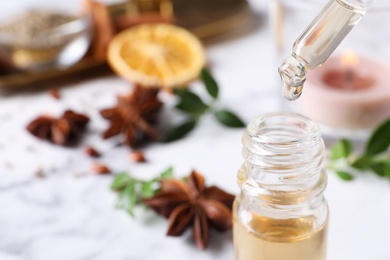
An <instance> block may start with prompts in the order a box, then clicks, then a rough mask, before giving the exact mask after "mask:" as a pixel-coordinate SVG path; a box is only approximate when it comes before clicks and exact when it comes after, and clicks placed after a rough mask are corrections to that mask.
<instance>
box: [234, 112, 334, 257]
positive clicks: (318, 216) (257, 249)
mask: <svg viewBox="0 0 390 260" xmlns="http://www.w3.org/2000/svg"><path fill="white" fill-rule="evenodd" d="M243 144H244V148H243V156H244V158H245V163H244V164H243V166H242V167H241V169H240V170H239V172H238V185H239V186H240V189H241V193H240V194H239V195H238V196H237V198H236V200H235V203H234V209H233V215H234V218H233V237H234V247H235V259H236V260H324V259H326V226H327V222H328V207H327V203H326V200H325V198H324V196H323V191H324V189H325V187H326V184H327V176H326V174H325V171H324V169H323V160H324V153H325V147H324V143H323V141H322V138H321V135H320V132H319V127H318V125H317V124H316V123H315V122H313V121H311V120H310V119H309V118H306V117H304V116H302V115H299V114H294V113H270V114H265V115H263V116H260V117H258V118H257V119H255V120H254V121H252V122H251V123H250V124H249V126H248V127H247V129H246V132H245V133H244V135H243Z"/></svg>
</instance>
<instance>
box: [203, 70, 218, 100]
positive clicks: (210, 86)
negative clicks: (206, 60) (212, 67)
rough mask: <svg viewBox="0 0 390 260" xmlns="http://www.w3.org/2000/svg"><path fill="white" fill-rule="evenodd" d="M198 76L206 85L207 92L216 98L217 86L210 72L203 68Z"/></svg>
mask: <svg viewBox="0 0 390 260" xmlns="http://www.w3.org/2000/svg"><path fill="white" fill-rule="evenodd" d="M200 76H201V78H202V81H203V83H204V85H205V86H206V89H207V92H208V93H209V94H210V96H212V97H213V98H214V99H217V98H218V92H219V88H218V84H217V82H216V81H215V79H214V78H213V76H212V75H211V73H210V72H209V71H208V70H207V69H205V68H203V69H202V71H201V73H200Z"/></svg>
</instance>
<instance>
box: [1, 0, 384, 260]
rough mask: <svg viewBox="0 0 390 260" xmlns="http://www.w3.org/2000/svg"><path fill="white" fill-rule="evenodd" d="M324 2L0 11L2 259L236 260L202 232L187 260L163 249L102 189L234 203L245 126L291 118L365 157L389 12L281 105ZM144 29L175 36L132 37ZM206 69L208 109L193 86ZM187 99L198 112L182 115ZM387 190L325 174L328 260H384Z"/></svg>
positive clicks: (39, 2) (172, 240)
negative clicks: (163, 182) (186, 188)
mask: <svg viewBox="0 0 390 260" xmlns="http://www.w3.org/2000/svg"><path fill="white" fill-rule="evenodd" d="M325 3H326V1H323V0H262V1H261V0H170V1H169V0H160V1H158V0H134V1H131V0H129V1H120V0H115V1H114V0H112V1H111V0H104V1H93V0H68V1H62V2H57V1H49V0H2V1H1V3H0V89H1V93H0V206H1V209H0V260H8V259H10V260H14V259H15V260H16V259H18V260H19V259H28V260H35V259H37V260H46V259H56V260H57V259H58V260H60V259H65V260H72V259H75V260H76V259H101V260H103V259H110V260H117V259H118V260H119V259H140V260H142V259H147V260H149V259H162V260H163V259H167V260H168V259H169V260H175V259H224V260H227V259H234V252H233V242H232V239H231V236H232V233H231V231H228V232H225V233H219V232H214V231H211V235H210V237H211V238H210V242H209V246H208V248H207V250H205V251H202V250H199V249H197V248H196V247H195V246H194V244H193V242H192V238H191V236H192V235H191V232H189V231H187V232H185V233H184V234H183V237H179V238H176V237H167V236H166V235H165V234H166V229H167V225H168V224H167V221H166V220H165V219H163V218H159V217H157V215H156V214H154V213H153V212H152V211H150V210H145V208H144V207H142V206H141V207H137V208H136V209H135V213H134V214H135V216H136V217H134V218H132V217H131V216H130V215H129V213H128V212H126V210H121V209H118V208H116V207H115V205H116V202H117V200H118V197H117V195H118V194H117V193H116V192H115V190H114V191H113V190H111V189H110V187H111V185H112V183H113V181H114V180H115V178H116V177H117V176H118V175H119V174H120V173H127V174H129V175H131V176H133V177H134V178H137V179H140V180H153V178H155V176H156V175H158V174H159V173H161V172H162V171H164V170H165V169H167V168H168V167H173V168H174V172H175V177H177V178H182V177H185V176H188V174H189V173H190V172H191V170H193V169H197V170H198V171H200V172H201V173H202V174H203V175H204V177H205V178H206V183H207V184H208V185H217V186H219V187H220V188H221V189H224V190H225V191H227V192H230V193H232V194H237V193H238V192H239V189H238V186H237V180H236V174H237V171H238V169H239V168H240V166H241V164H242V163H243V158H242V155H241V150H242V144H241V136H242V134H243V131H244V128H243V127H242V126H243V125H246V124H247V123H249V122H250V121H251V120H252V119H254V118H255V117H256V116H258V115H260V114H262V113H267V112H275V111H295V112H300V113H302V114H305V115H307V116H309V117H310V118H312V119H313V120H315V121H317V122H318V123H319V124H320V125H321V130H322V131H323V137H324V139H325V143H326V145H327V148H330V147H331V145H333V144H334V143H335V141H337V140H338V139H339V138H341V137H348V138H350V139H351V140H352V141H353V143H354V145H355V147H356V148H357V149H358V150H359V149H362V147H364V143H365V142H366V141H367V138H368V136H369V135H370V133H371V132H372V131H373V129H375V127H376V126H377V125H378V124H379V123H380V122H382V121H383V120H385V119H387V118H389V116H390V102H389V101H390V87H388V86H387V85H388V82H390V78H389V79H388V77H389V75H390V74H389V73H388V71H387V69H388V68H390V67H389V66H390V65H389V59H390V49H389V46H390V45H389V44H388V42H389V38H390V31H389V30H390V28H389V26H387V25H388V24H389V22H390V21H389V19H390V15H389V13H390V4H389V3H388V2H386V1H380V0H378V1H377V5H376V6H374V7H373V8H372V10H370V12H369V13H368V14H367V16H366V17H365V18H364V19H363V20H362V22H361V23H360V24H359V25H358V26H357V28H356V29H355V30H353V31H352V33H351V34H350V35H349V36H348V37H347V38H346V40H345V41H344V42H343V43H342V44H341V45H340V46H339V48H338V49H337V50H336V52H335V53H334V54H333V55H332V56H331V57H330V59H329V61H328V62H327V63H326V64H324V66H323V67H322V68H321V69H319V70H318V72H316V73H313V75H312V76H310V77H309V79H308V81H307V86H306V87H305V90H304V94H303V96H302V99H300V100H299V101H297V102H293V103H292V102H289V101H286V100H285V99H284V98H283V97H282V95H281V88H280V79H279V76H278V74H277V68H278V66H279V64H280V63H281V62H282V60H283V59H284V58H286V57H287V56H288V55H289V54H290V52H291V49H292V46H293V43H294V41H295V39H296V38H298V36H299V35H300V34H301V33H302V31H303V30H304V29H305V28H306V27H307V25H308V23H309V22H310V21H311V20H312V19H313V18H314V17H315V16H316V14H317V13H318V11H319V10H320V9H321V7H322V6H323V5H324V4H325ZM145 24H154V25H156V24H158V25H161V24H165V25H166V24H173V25H176V26H178V27H180V28H183V29H184V30H183V31H182V30H181V29H178V28H177V27H174V28H172V27H161V26H160V27H158V26H156V27H151V28H149V27H148V28H146V27H144V28H146V29H139V30H135V29H137V28H140V27H139V26H140V25H145ZM132 29H134V30H132ZM150 35H151V36H150ZM159 35H169V37H167V38H163V40H161V39H160V38H159ZM194 36H195V37H194ZM164 37H165V36H164ZM156 46H157V47H156ZM161 50H164V51H166V52H169V53H170V54H169V55H166V56H164V57H163V58H161V55H160V54H161ZM132 53H135V54H132ZM159 55H160V56H159ZM150 60H153V61H154V62H156V63H155V64H158V65H155V66H154V65H150V63H153V62H149V61H150ZM204 66H205V67H207V68H208V71H210V73H212V76H213V78H214V79H215V81H216V82H217V83H216V84H217V85H218V91H217V94H216V92H215V89H214V90H211V91H210V89H209V88H207V87H206V88H205V86H204V83H203V82H209V81H207V76H206V79H205V76H204V74H201V77H200V79H199V77H198V75H199V71H200V70H201V69H202V67H204ZM206 85H207V84H206ZM176 87H180V88H179V89H181V90H182V91H183V92H180V91H178V90H177V89H175V88H176ZM362 89H363V90H364V91H365V92H362V91H360V90H362ZM150 90H152V91H150ZM137 91H138V92H137ZM186 91H187V92H186ZM183 93H187V94H186V95H192V94H194V95H196V96H197V97H200V99H201V101H199V100H198V99H199V98H197V97H195V98H194V97H193V95H192V96H191V98H189V100H190V101H187V103H185V104H183V103H184V101H183V100H185V98H184V95H185V94H183ZM188 93H190V94H188ZM191 93H192V94H191ZM157 97H158V100H159V101H158V100H157ZM145 100H146V101H145ZM180 102H182V103H180ZM144 104H147V105H144ZM180 104H181V105H180ZM126 109H128V110H126ZM69 110H71V111H72V112H69ZM123 110H126V111H130V112H126V113H128V114H126V113H125V112H123V113H122V112H121V111H123ZM66 111H68V113H67V112H66ZM118 111H119V112H118ZM210 111H217V112H221V113H220V114H219V115H220V116H218V115H217V114H218V113H214V114H213V112H210ZM226 111H228V113H226ZM157 112H159V114H158V120H156V118H155V116H156V115H155V114H156V113H157ZM118 114H119V115H120V116H118ZM221 115H222V116H221ZM226 115H227V116H226ZM118 117H123V118H122V119H121V120H122V121H121V122H120V120H119V121H118ZM134 118H136V119H134ZM126 120H127V121H126ZM123 122H124V123H123ZM168 139H169V141H172V142H164V140H168ZM173 139H174V140H173ZM385 139H386V138H385ZM386 140H387V139H386ZM387 158H388V157H387ZM387 161H388V159H387ZM388 179H390V173H386V174H384V175H383V176H377V175H375V174H370V173H367V172H365V173H364V174H363V173H359V174H357V175H356V174H354V180H353V181H349V182H345V181H343V180H341V179H340V178H339V177H338V176H337V175H336V174H335V173H334V172H332V171H329V175H328V188H327V190H326V192H325V196H326V197H327V200H328V203H329V208H330V224H329V234H328V259H330V260H390V250H389V248H388V245H387V244H388V241H389V238H390V224H389V221H388V220H389V219H390V207H389V205H390V189H389V182H388ZM122 199H123V198H122ZM122 202H123V201H122ZM122 207H123V204H122Z"/></svg>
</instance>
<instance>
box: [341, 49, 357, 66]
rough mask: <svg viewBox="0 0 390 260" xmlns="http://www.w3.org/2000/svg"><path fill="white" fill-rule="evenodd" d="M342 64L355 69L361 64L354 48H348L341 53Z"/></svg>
mask: <svg viewBox="0 0 390 260" xmlns="http://www.w3.org/2000/svg"><path fill="white" fill-rule="evenodd" d="M340 62H341V66H342V67H343V68H345V69H355V68H356V67H357V66H358V65H359V57H358V56H357V54H356V53H355V52H354V51H352V50H346V51H344V53H343V54H342V55H341V61H340Z"/></svg>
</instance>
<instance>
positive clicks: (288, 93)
mask: <svg viewBox="0 0 390 260" xmlns="http://www.w3.org/2000/svg"><path fill="white" fill-rule="evenodd" d="M279 74H280V79H281V80H282V94H283V96H284V97H285V98H286V99H287V100H289V101H294V100H297V99H298V98H299V97H300V96H301V94H302V90H303V84H304V83H305V81H306V75H307V71H306V69H305V66H304V64H302V63H301V62H300V61H298V60H297V59H296V57H295V56H291V57H289V58H288V59H286V60H285V61H284V62H283V63H282V65H281V66H280V67H279Z"/></svg>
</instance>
